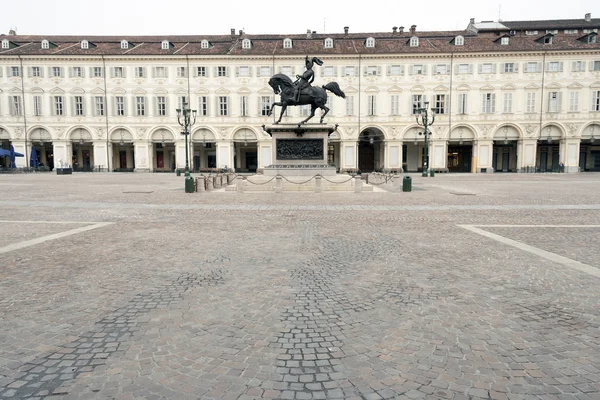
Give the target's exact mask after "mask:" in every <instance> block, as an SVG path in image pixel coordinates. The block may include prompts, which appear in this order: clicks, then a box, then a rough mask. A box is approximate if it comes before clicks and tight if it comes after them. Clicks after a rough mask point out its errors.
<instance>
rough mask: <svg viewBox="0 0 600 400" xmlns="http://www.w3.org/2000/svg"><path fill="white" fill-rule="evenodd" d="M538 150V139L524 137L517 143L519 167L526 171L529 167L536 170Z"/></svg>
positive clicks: (520, 169) (521, 170)
mask: <svg viewBox="0 0 600 400" xmlns="http://www.w3.org/2000/svg"><path fill="white" fill-rule="evenodd" d="M536 152H537V139H522V140H519V142H518V144H517V169H518V171H519V172H525V171H526V170H527V169H529V170H532V169H533V170H535V164H536V162H535V157H536Z"/></svg>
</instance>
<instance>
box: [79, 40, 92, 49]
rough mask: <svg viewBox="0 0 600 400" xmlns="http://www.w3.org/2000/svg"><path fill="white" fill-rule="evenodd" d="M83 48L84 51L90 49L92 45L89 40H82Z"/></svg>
mask: <svg viewBox="0 0 600 400" xmlns="http://www.w3.org/2000/svg"><path fill="white" fill-rule="evenodd" d="M81 48H82V49H84V50H87V49H89V48H90V43H89V42H88V41H87V40H82V41H81Z"/></svg>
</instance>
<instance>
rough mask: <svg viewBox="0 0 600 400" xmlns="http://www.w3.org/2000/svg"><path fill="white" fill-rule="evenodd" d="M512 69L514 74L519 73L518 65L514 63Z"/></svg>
mask: <svg viewBox="0 0 600 400" xmlns="http://www.w3.org/2000/svg"><path fill="white" fill-rule="evenodd" d="M513 68H514V71H515V72H519V63H514V64H513Z"/></svg>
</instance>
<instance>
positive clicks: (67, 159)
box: [15, 140, 72, 168]
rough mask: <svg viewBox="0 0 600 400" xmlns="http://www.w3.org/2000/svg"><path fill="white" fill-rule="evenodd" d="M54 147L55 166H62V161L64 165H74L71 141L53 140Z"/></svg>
mask: <svg viewBox="0 0 600 400" xmlns="http://www.w3.org/2000/svg"><path fill="white" fill-rule="evenodd" d="M52 147H53V153H54V168H60V167H61V162H62V166H63V167H65V168H67V167H69V168H70V167H72V165H71V158H72V156H71V154H72V150H71V142H66V141H58V140H54V141H53V142H52ZM15 150H16V149H15Z"/></svg>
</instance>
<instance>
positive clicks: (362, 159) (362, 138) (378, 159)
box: [358, 127, 385, 173]
mask: <svg viewBox="0 0 600 400" xmlns="http://www.w3.org/2000/svg"><path fill="white" fill-rule="evenodd" d="M384 140H385V136H384V135H383V132H382V131H381V130H379V129H378V128H372V127H371V128H366V129H365V130H363V131H362V132H361V133H360V135H358V169H359V170H360V171H361V172H367V173H368V172H374V171H381V170H382V169H383V166H384V165H385V163H384V162H385V160H384V157H385V151H384Z"/></svg>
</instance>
